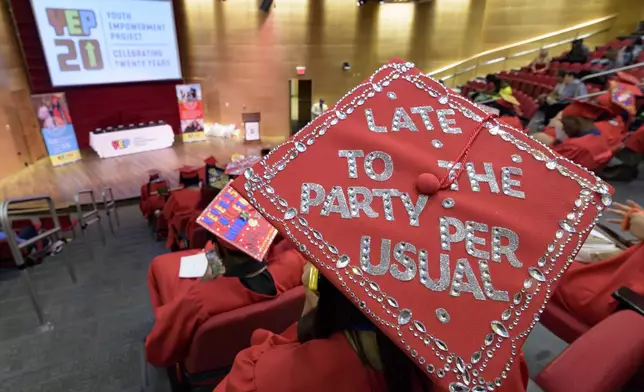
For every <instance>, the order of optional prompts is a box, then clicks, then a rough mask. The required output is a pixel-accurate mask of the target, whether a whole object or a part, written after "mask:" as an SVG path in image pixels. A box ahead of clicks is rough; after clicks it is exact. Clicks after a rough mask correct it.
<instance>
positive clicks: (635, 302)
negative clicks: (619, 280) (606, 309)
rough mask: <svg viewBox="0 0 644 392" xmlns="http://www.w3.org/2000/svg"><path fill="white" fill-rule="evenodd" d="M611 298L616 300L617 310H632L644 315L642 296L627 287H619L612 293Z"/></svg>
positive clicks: (643, 299)
mask: <svg viewBox="0 0 644 392" xmlns="http://www.w3.org/2000/svg"><path fill="white" fill-rule="evenodd" d="M613 298H615V299H616V300H617V302H618V305H617V310H632V311H634V312H636V313H639V314H640V315H641V316H644V296H642V295H639V294H637V293H636V292H634V291H633V290H631V289H630V288H628V287H620V288H619V289H617V291H615V292H614V293H613Z"/></svg>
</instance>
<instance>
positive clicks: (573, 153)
mask: <svg viewBox="0 0 644 392" xmlns="http://www.w3.org/2000/svg"><path fill="white" fill-rule="evenodd" d="M552 149H553V150H554V151H555V152H557V153H559V154H561V155H563V156H564V157H566V158H568V159H570V160H571V161H573V162H575V163H577V164H579V165H581V166H583V167H585V168H587V169H588V170H597V169H599V168H601V167H602V166H603V165H605V164H606V163H607V162H608V161H610V159H611V158H612V156H613V152H612V150H611V148H610V146H609V145H608V143H607V142H606V139H605V138H604V137H603V136H602V135H586V136H581V137H574V138H570V139H566V140H565V141H563V142H561V143H559V144H557V145H555V146H553V147H552Z"/></svg>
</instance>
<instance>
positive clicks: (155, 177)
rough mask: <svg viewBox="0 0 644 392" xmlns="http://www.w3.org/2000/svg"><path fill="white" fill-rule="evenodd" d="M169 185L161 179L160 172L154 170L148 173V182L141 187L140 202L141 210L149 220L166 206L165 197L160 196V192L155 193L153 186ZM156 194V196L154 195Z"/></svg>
mask: <svg viewBox="0 0 644 392" xmlns="http://www.w3.org/2000/svg"><path fill="white" fill-rule="evenodd" d="M161 182H163V183H167V182H166V181H165V180H164V179H162V178H160V173H159V171H158V170H156V169H153V170H150V171H148V182H147V183H145V184H143V185H141V199H140V200H139V209H140V210H141V214H142V215H143V217H144V218H146V219H148V218H149V217H151V216H152V215H153V214H154V212H155V211H157V210H159V211H162V210H163V207H164V206H165V197H163V196H162V195H159V194H158V192H154V191H153V189H152V188H153V186H154V185H153V184H158V183H161ZM153 193H156V194H153Z"/></svg>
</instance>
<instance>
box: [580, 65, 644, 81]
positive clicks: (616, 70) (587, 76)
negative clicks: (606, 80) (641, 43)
mask: <svg viewBox="0 0 644 392" xmlns="http://www.w3.org/2000/svg"><path fill="white" fill-rule="evenodd" d="M640 67H644V62H642V63H637V64H631V65H625V66H623V67H620V68H613V69H609V70H607V71H602V72H596V73H592V74H590V75H586V76H584V77H583V78H581V79H579V80H581V81H582V82H583V81H585V80H589V79H593V78H596V77H600V76H605V75H610V74H614V73H617V72H621V71H628V70H629V69H635V68H640Z"/></svg>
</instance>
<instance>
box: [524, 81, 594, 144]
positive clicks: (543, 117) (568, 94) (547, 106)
mask: <svg viewBox="0 0 644 392" xmlns="http://www.w3.org/2000/svg"><path fill="white" fill-rule="evenodd" d="M557 79H558V80H559V83H557V85H556V86H555V88H554V90H552V91H551V92H550V93H549V94H542V95H540V96H539V97H538V99H537V100H538V101H539V110H538V111H537V112H536V113H535V114H534V116H533V117H532V119H530V123H529V124H528V128H530V130H532V131H533V132H534V131H537V130H539V129H542V128H543V127H544V126H545V125H548V124H549V123H550V120H552V119H553V118H554V117H555V116H556V115H557V114H558V113H560V112H561V111H562V110H563V109H564V108H565V107H566V106H568V103H569V102H568V101H569V100H571V99H574V98H577V97H581V96H583V95H586V94H588V90H587V89H586V85H585V84H584V83H583V82H582V81H581V80H579V79H578V78H577V74H576V73H574V72H571V71H564V70H561V69H560V70H559V71H558V72H557Z"/></svg>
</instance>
